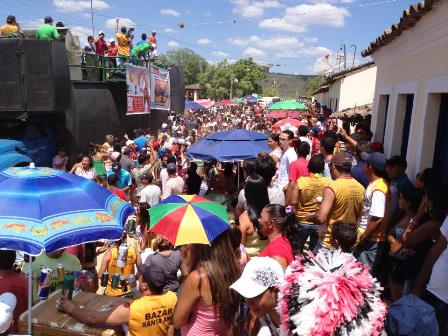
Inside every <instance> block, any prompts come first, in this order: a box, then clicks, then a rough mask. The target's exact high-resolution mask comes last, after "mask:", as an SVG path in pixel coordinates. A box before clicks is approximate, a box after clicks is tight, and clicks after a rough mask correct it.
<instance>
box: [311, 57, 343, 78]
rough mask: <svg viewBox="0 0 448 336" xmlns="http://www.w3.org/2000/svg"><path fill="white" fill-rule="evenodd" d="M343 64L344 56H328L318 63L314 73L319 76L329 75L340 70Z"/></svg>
mask: <svg viewBox="0 0 448 336" xmlns="http://www.w3.org/2000/svg"><path fill="white" fill-rule="evenodd" d="M343 64H344V56H343V55H335V54H327V55H325V56H323V57H321V58H319V59H318V60H317V61H316V63H315V64H314V71H315V72H316V73H318V74H319V75H328V74H331V73H333V72H335V71H338V70H340V69H341V66H342V65H343Z"/></svg>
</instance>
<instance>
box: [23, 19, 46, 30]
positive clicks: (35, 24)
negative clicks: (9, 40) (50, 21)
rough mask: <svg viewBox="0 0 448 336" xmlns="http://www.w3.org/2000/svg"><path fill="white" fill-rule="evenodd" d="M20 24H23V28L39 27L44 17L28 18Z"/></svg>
mask: <svg viewBox="0 0 448 336" xmlns="http://www.w3.org/2000/svg"><path fill="white" fill-rule="evenodd" d="M20 23H21V26H22V25H23V27H22V28H23V29H37V28H39V27H40V26H41V25H42V24H43V23H44V19H43V18H42V19H35V20H28V21H25V22H24V23H22V22H20Z"/></svg>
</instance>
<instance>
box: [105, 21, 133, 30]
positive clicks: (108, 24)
mask: <svg viewBox="0 0 448 336" xmlns="http://www.w3.org/2000/svg"><path fill="white" fill-rule="evenodd" d="M117 19H119V20H120V21H119V23H118V29H120V27H122V26H125V27H127V28H130V27H134V28H135V22H134V21H132V20H131V19H130V18H115V19H108V20H107V21H106V28H109V29H113V30H115V25H116V20H117Z"/></svg>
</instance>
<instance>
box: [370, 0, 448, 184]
mask: <svg viewBox="0 0 448 336" xmlns="http://www.w3.org/2000/svg"><path fill="white" fill-rule="evenodd" d="M447 55H448V1H443V2H438V3H437V5H436V6H435V7H434V8H433V10H432V11H431V12H429V13H428V14H426V15H425V16H424V17H422V18H421V19H420V21H419V22H418V23H417V24H416V25H415V26H414V27H413V28H411V29H409V30H406V31H404V32H403V33H402V34H401V35H400V36H399V37H398V38H396V39H395V40H394V41H392V42H390V43H389V44H388V45H386V46H384V47H382V48H381V49H380V50H378V51H377V52H375V53H374V54H373V55H372V57H373V60H374V62H375V64H376V65H377V67H378V70H377V79H376V88H375V99H374V101H375V103H374V107H373V116H372V127H373V129H372V131H373V133H374V138H375V140H379V141H381V140H382V134H383V120H384V115H383V114H382V111H383V110H384V109H383V108H384V106H380V105H381V104H380V103H379V101H380V96H381V95H389V106H388V114H387V121H386V130H385V136H384V147H385V153H386V156H391V155H393V154H396V153H397V152H399V151H400V146H401V132H402V127H403V125H402V122H403V118H402V115H401V113H399V112H398V113H397V111H400V110H402V109H401V108H400V106H401V105H400V104H401V103H400V94H414V104H413V112H412V119H411V128H410V134H409V142H408V151H407V157H406V159H407V161H408V175H409V176H410V177H413V176H415V174H416V173H417V172H419V171H421V170H422V169H424V168H426V167H430V166H432V162H433V158H434V143H435V138H436V131H437V120H438V114H439V106H438V104H439V103H440V95H439V94H440V93H446V92H448V62H447Z"/></svg>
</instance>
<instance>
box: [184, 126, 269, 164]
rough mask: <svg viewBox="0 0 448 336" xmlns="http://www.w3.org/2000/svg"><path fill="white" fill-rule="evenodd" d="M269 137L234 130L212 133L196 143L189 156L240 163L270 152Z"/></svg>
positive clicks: (188, 151) (190, 149)
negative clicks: (261, 153)
mask: <svg viewBox="0 0 448 336" xmlns="http://www.w3.org/2000/svg"><path fill="white" fill-rule="evenodd" d="M267 140H268V136H267V135H266V134H263V133H259V132H254V131H247V130H243V129H233V130H229V131H220V132H216V133H212V134H210V135H208V136H206V137H205V138H203V139H201V140H199V141H198V142H195V143H194V144H193V145H191V146H190V148H189V149H188V150H187V156H188V157H190V158H195V159H200V160H207V161H210V160H213V159H216V160H218V161H222V162H225V161H239V160H245V159H248V158H251V157H255V156H257V154H258V153H260V152H269V151H270V149H269V147H268V144H267Z"/></svg>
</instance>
